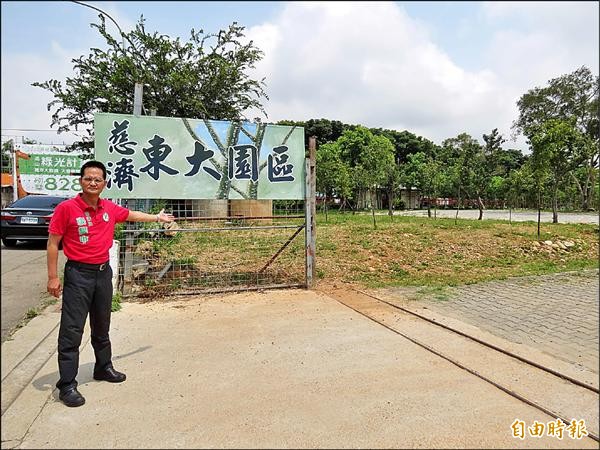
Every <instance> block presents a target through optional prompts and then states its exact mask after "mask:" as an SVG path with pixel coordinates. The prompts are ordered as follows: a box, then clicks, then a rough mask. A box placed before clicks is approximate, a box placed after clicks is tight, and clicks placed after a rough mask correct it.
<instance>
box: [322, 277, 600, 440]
mask: <svg viewBox="0 0 600 450" xmlns="http://www.w3.org/2000/svg"><path fill="white" fill-rule="evenodd" d="M323 291H324V292H325V293H326V294H327V295H328V296H330V297H331V298H333V299H335V300H336V301H338V302H339V303H341V304H342V305H344V306H346V307H348V308H350V309H352V310H354V311H356V312H357V313H358V314H361V315H362V316H364V317H366V318H368V319H369V320H372V321H374V322H376V323H377V324H378V325H380V326H383V327H385V328H387V329H388V330H390V331H392V332H394V333H396V334H398V335H400V336H402V337H403V338H405V339H407V340H409V341H410V342H412V343H414V344H416V345H418V346H420V347H422V348H424V349H425V350H427V351H429V352H432V353H434V354H435V355H437V356H438V357H440V358H443V359H445V360H446V361H448V362H450V363H452V364H454V365H455V366H457V367H459V368H461V369H462V370H465V371H467V372H469V373H471V374H473V375H474V376H476V377H478V378H480V379H482V380H484V381H486V382H487V383H490V384H492V385H493V386H495V387H496V388H498V389H500V390H502V391H503V392H505V393H506V394H508V395H510V396H512V397H514V398H516V399H518V400H519V401H521V402H523V403H526V404H528V405H529V406H531V407H533V408H536V409H537V410H539V411H540V412H541V413H543V414H545V415H547V416H550V417H552V418H553V419H554V420H556V419H560V420H562V421H563V422H564V423H565V424H566V425H567V426H568V425H569V424H570V423H571V422H572V420H576V421H580V420H584V421H585V424H586V431H587V433H588V437H589V438H591V439H594V440H595V441H596V442H600V441H599V432H598V423H599V412H598V410H599V406H598V405H599V393H598V392H599V390H598V386H597V383H596V384H594V383H593V382H590V381H585V380H581V379H578V378H576V377H573V376H570V375H568V374H566V373H561V372H560V371H558V370H556V369H553V368H551V367H548V366H546V365H544V364H540V363H538V362H535V361H533V360H531V359H527V358H525V357H523V356H520V355H518V354H515V353H513V352H510V351H507V350H505V349H503V348H501V347H500V346H498V345H495V344H493V343H490V342H487V341H485V340H482V339H480V338H478V337H476V336H473V335H470V334H468V333H465V332H463V331H460V330H458V329H455V328H452V327H449V326H447V325H444V324H441V323H439V322H436V321H434V320H432V319H429V318H427V317H425V316H423V315H420V314H418V313H416V312H414V311H411V310H409V309H406V308H404V307H402V306H399V305H397V304H394V303H392V302H389V301H387V300H385V299H383V298H379V297H377V296H374V295H372V294H370V293H367V292H363V291H360V290H356V289H337V288H324V289H323Z"/></svg>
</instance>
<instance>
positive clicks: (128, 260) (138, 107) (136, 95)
mask: <svg viewBox="0 0 600 450" xmlns="http://www.w3.org/2000/svg"><path fill="white" fill-rule="evenodd" d="M143 95H144V85H143V84H141V83H135V87H134V91H133V114H134V115H135V116H139V115H141V114H142V97H143ZM126 202H127V204H126V207H129V201H128V200H126ZM132 230H133V226H132V225H131V223H130V222H125V257H124V264H123V294H126V295H127V294H129V293H130V292H131V283H132V281H133V280H132V279H131V278H132V267H133V244H134V239H135V237H134V235H133V233H131V231H132Z"/></svg>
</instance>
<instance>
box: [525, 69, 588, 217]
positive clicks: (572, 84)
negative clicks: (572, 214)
mask: <svg viewBox="0 0 600 450" xmlns="http://www.w3.org/2000/svg"><path fill="white" fill-rule="evenodd" d="M598 91H599V77H598V76H597V75H596V76H594V75H593V74H592V72H591V71H590V69H588V68H587V67H585V66H584V67H580V68H579V69H577V70H575V71H574V72H573V73H570V74H566V75H562V76H560V77H558V78H554V79H552V80H549V82H548V86H545V87H535V88H533V89H531V90H529V91H528V92H527V93H525V94H524V95H523V96H522V97H521V98H520V99H519V101H518V102H517V106H518V108H519V118H518V119H517V120H516V121H515V122H514V123H513V130H514V131H515V133H522V134H523V135H525V136H526V137H527V138H528V139H529V140H530V142H531V143H532V146H534V140H536V141H537V147H538V152H539V151H540V150H539V149H540V145H541V144H540V143H541V139H547V137H545V138H541V137H540V135H547V134H548V133H549V129H548V127H549V126H550V127H555V126H556V124H557V123H568V124H570V127H572V131H570V132H569V133H571V134H574V133H577V134H579V136H580V138H579V139H580V140H581V148H580V150H581V152H580V156H581V158H580V159H579V160H578V161H577V165H576V166H575V167H573V166H571V167H569V171H570V172H569V173H570V174H573V170H574V169H576V168H577V167H583V168H584V176H583V177H579V178H576V181H577V183H579V186H578V187H579V191H580V193H581V203H582V209H584V210H585V209H587V208H588V206H589V205H590V204H591V203H593V198H594V189H593V186H594V183H595V180H596V173H597V168H598V160H599V157H600V148H599V146H600V130H599V124H600V110H599V108H598V105H599V92H598ZM549 123H553V124H554V125H548V124H549ZM563 131H564V130H563ZM556 132H558V130H557V131H556ZM560 133H562V131H561V132H560ZM553 134H556V133H553ZM561 139H562V138H561ZM555 142H558V141H556V140H555ZM534 151H535V150H534ZM553 153H555V156H557V157H558V159H560V158H561V156H560V154H562V158H567V157H568V156H567V153H569V151H566V150H561V151H560V152H559V153H556V149H555V150H553ZM555 161H557V158H555ZM536 165H539V162H538V163H536ZM560 165H561V166H562V167H565V166H568V165H569V163H568V162H567V161H561V162H560ZM572 176H574V174H573V175H572Z"/></svg>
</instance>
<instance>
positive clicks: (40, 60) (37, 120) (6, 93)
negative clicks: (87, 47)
mask: <svg viewBox="0 0 600 450" xmlns="http://www.w3.org/2000/svg"><path fill="white" fill-rule="evenodd" d="M51 47H52V52H51V54H50V55H44V56H40V55H33V54H25V53H23V54H14V53H5V54H3V55H2V134H3V137H5V136H6V135H8V136H14V137H15V138H16V139H17V140H18V139H19V137H20V136H23V135H24V136H26V137H28V138H30V139H36V140H38V141H40V142H42V143H48V144H50V143H55V144H58V143H63V142H65V143H67V144H70V143H72V142H73V141H74V140H75V139H76V135H75V134H74V133H61V134H58V133H57V132H56V131H32V132H29V131H28V132H23V131H20V130H12V129H13V128H21V129H23V128H25V129H35V130H51V128H50V124H51V122H52V112H51V111H48V109H47V105H48V103H49V102H50V101H52V100H53V95H52V94H51V93H50V92H48V91H46V90H44V89H42V88H39V87H34V86H32V85H31V84H32V83H33V82H36V81H38V82H43V81H46V80H50V79H56V80H59V81H61V82H64V80H65V79H66V77H67V76H68V75H69V74H70V73H71V72H72V64H71V62H70V61H71V58H73V57H75V54H74V53H72V52H69V51H67V50H65V49H64V48H62V47H61V46H60V45H59V44H58V43H56V42H53V43H52V46H51ZM79 54H81V53H79ZM79 54H78V55H79ZM52 111H54V109H53V110H52ZM55 129H56V127H53V128H52V130H55Z"/></svg>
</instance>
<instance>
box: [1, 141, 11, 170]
mask: <svg viewBox="0 0 600 450" xmlns="http://www.w3.org/2000/svg"><path fill="white" fill-rule="evenodd" d="M13 147H14V141H13V140H12V139H9V140H8V141H6V142H4V143H3V144H2V172H9V173H12V151H13Z"/></svg>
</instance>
